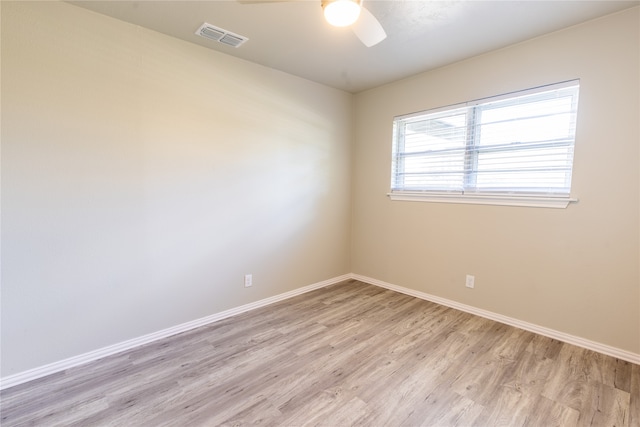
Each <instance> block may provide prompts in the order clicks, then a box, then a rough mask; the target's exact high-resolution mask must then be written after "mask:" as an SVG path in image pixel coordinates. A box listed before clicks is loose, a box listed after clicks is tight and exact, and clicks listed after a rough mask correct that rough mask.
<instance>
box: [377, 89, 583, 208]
mask: <svg viewBox="0 0 640 427" xmlns="http://www.w3.org/2000/svg"><path fill="white" fill-rule="evenodd" d="M578 91H579V83H578V81H570V82H564V83H559V84H555V85H550V86H544V87H539V88H535V89H529V90H526V91H521V92H516V93H511V94H507V95H501V96H496V97H492V98H486V99H482V100H478V101H471V102H467V103H465V104H462V105H456V106H452V107H445V108H440V109H436V110H429V111H423V112H420V113H415V114H410V115H406V116H401V117H396V118H395V119H394V122H393V161H392V177H391V193H390V194H389V195H390V197H391V198H392V199H393V200H427V201H453V202H457V203H489V204H507V205H526V206H548V207H566V206H567V204H568V203H569V202H570V201H575V200H574V199H571V198H570V193H571V172H572V169H573V149H574V144H575V130H576V115H577V108H578Z"/></svg>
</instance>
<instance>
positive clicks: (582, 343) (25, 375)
mask: <svg viewBox="0 0 640 427" xmlns="http://www.w3.org/2000/svg"><path fill="white" fill-rule="evenodd" d="M349 279H354V280H359V281H361V282H364V283H369V284H371V285H375V286H379V287H382V288H385V289H389V290H392V291H396V292H400V293H403V294H406V295H410V296H413V297H416V298H420V299H423V300H426V301H431V302H434V303H436V304H440V305H444V306H446V307H451V308H454V309H456V310H460V311H464V312H466V313H470V314H474V315H477V316H480V317H484V318H486V319H490V320H495V321H496V322H500V323H504V324H506V325H510V326H515V327H516V328H520V329H524V330H526V331H530V332H533V333H536V334H540V335H544V336H546V337H549V338H554V339H557V340H558V341H562V342H566V343H568V344H573V345H577V346H579V347H583V348H586V349H588V350H593V351H596V352H598V353H602V354H606V355H607V356H612V357H615V358H617V359H621V360H626V361H628V362H631V363H636V364H640V354H636V353H632V352H630V351H626V350H621V349H619V348H615V347H611V346H608V345H605V344H601V343H598V342H595V341H590V340H587V339H584V338H580V337H576V336H573V335H569V334H566V333H564V332H559V331H556V330H553V329H549V328H545V327H542V326H538V325H535V324H533V323H528V322H524V321H522V320H518V319H514V318H512V317H507V316H503V315H501V314H497V313H493V312H491V311H486V310H482V309H479V308H476V307H472V306H469V305H466V304H461V303H458V302H456V301H452V300H448V299H446V298H440V297H437V296H435V295H430V294H427V293H424V292H420V291H415V290H413V289H409V288H404V287H402V286H396V285H392V284H391V283H387V282H383V281H381V280H377V279H372V278H371V277H366V276H361V275H359V274H353V273H351V274H345V275H342V276H338V277H334V278H332V279H329V280H325V281H322V282H318V283H314V284H312V285H309V286H305V287H302V288H299V289H295V290H293V291H290V292H285V293H283V294H279V295H275V296H273V297H269V298H265V299H263V300H260V301H256V302H253V303H250V304H245V305H242V306H240V307H236V308H232V309H230V310H226V311H223V312H220V313H216V314H212V315H210V316H206V317H203V318H200V319H196V320H193V321H191V322H187V323H182V324H180V325H177V326H173V327H171V328H167V329H163V330H161V331H157V332H153V333H151V334H147V335H144V336H141V337H138V338H134V339H131V340H127V341H123V342H120V343H117V344H114V345H110V346H107V347H103V348H100V349H98V350H94V351H90V352H88V353H84V354H81V355H79V356H74V357H70V358H68V359H64V360H61V361H59V362H54V363H51V364H48V365H45V366H41V367H38V368H34V369H30V370H28V371H24V372H20V373H17V374H14V375H9V376H7V377H4V378H1V379H0V390H3V389H5V388H9V387H13V386H16V385H19V384H23V383H26V382H28V381H32V380H35V379H38V378H42V377H45V376H47V375H51V374H55V373H57V372H61V371H64V370H66V369H69V368H73V367H76V366H80V365H84V364H86V363H89V362H93V361H95V360H98V359H101V358H103V357H107V356H111V355H113V354H116V353H120V352H122V351H126V350H130V349H133V348H135V347H138V346H141V345H143V344H148V343H150V342H153V341H157V340H160V339H163V338H167V337H170V336H172V335H176V334H179V333H181V332H186V331H189V330H191V329H195V328H198V327H200V326H205V325H208V324H210V323H213V322H216V321H218V320H222V319H226V318H228V317H231V316H235V315H237V314H241V313H244V312H247V311H251V310H254V309H256V308H260V307H264V306H267V305H270V304H273V303H276V302H278V301H282V300H285V299H288V298H292V297H294V296H297V295H301V294H304V293H306V292H310V291H313V290H315V289H319V288H323V287H325V286H329V285H333V284H336V283H340V282H343V281H345V280H349Z"/></svg>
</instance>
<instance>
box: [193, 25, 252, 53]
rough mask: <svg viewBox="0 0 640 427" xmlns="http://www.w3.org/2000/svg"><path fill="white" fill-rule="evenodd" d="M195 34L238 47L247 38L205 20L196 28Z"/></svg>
mask: <svg viewBox="0 0 640 427" xmlns="http://www.w3.org/2000/svg"><path fill="white" fill-rule="evenodd" d="M196 34H197V35H199V36H200V37H204V38H206V39H210V40H214V41H217V42H219V43H223V44H226V45H228V46H232V47H239V46H240V45H241V44H242V43H244V42H246V41H247V40H249V39H248V38H247V37H243V36H240V35H238V34H234V33H232V32H231V31H227V30H223V29H222V28H218V27H216V26H214V25H211V24H207V23H206V22H205V23H204V24H202V25H201V26H200V28H198V30H197V31H196Z"/></svg>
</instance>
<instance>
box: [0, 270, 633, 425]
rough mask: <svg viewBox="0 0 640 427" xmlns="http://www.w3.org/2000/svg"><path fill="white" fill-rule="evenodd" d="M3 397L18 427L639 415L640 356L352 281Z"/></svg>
mask: <svg viewBox="0 0 640 427" xmlns="http://www.w3.org/2000/svg"><path fill="white" fill-rule="evenodd" d="M0 398H1V406H0V409H1V410H2V415H1V416H2V425H3V426H6V427H9V426H23V425H37V426H54V425H64V426H103V425H108V426H154V427H155V426H215V425H225V426H232V425H233V426H235V425H254V424H259V425H269V426H298V425H325V426H349V425H361V426H419V425H424V426H544V427H549V426H563V427H564V426H629V427H630V426H640V366H638V365H634V364H631V363H628V362H624V361H621V360H616V359H615V358H612V357H608V356H603V355H601V354H598V353H594V352H592V351H588V350H584V349H582V348H579V347H575V346H571V345H568V344H563V343H561V342H559V341H556V340H553V339H550V338H545V337H542V336H539V335H535V334H532V333H530V332H526V331H523V330H520V329H516V328H513V327H509V326H505V325H502V324H500V323H496V322H493V321H490V320H485V319H482V318H479V317H475V316H472V315H469V314H466V313H462V312H459V311H456V310H453V309H449V308H445V307H442V306H439V305H437V304H433V303H430V302H426V301H422V300H419V299H417V298H413V297H409V296H406V295H403V294H399V293H395V292H392V291H389V290H385V289H381V288H377V287H374V286H371V285H366V284H363V283H360V282H356V281H349V282H345V283H342V284H338V285H334V286H330V287H327V288H324V289H320V290H316V291H314V292H311V293H307V294H304V295H301V296H298V297H295V298H292V299H289V300H286V301H282V302H280V303H277V304H274V305H271V306H268V307H264V308H261V309H257V310H254V311H251V312H249V313H245V314H242V315H239V316H235V317H233V318H229V319H226V320H222V321H219V322H216V323H214V324H211V325H209V326H206V327H202V328H199V329H197V330H193V331H190V332H187V333H183V334H180V335H177V336H174V337H171V338H168V339H165V340H162V341H159V342H156V343H152V344H149V345H146V346H143V347H140V348H138V349H135V350H132V351H128V352H125V353H122V354H119V355H115V356H111V357H108V358H105V359H103V360H100V361H97V362H94V363H91V364H88V365H84V366H81V367H77V368H73V369H69V370H68V371H66V372H61V373H59V374H55V375H52V376H50V377H47V378H43V379H40V380H36V381H33V382H31V383H27V384H23V385H20V386H16V387H13V388H10V389H7V390H5V391H3V392H2V393H1V394H0Z"/></svg>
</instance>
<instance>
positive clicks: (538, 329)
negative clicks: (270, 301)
mask: <svg viewBox="0 0 640 427" xmlns="http://www.w3.org/2000/svg"><path fill="white" fill-rule="evenodd" d="M351 278H352V279H355V280H359V281H361V282H365V283H368V284H370V285H375V286H379V287H381V288H385V289H389V290H392V291H396V292H400V293H403V294H406V295H410V296H413V297H416V298H420V299H423V300H426V301H431V302H435V303H436V304H440V305H444V306H447V307H451V308H455V309H456V310H460V311H464V312H466V313H470V314H474V315H476V316H480V317H484V318H486V319H490V320H495V321H496V322H500V323H504V324H505V325H509V326H514V327H516V328H520V329H524V330H525V331H529V332H533V333H536V334H539V335H544V336H545V337H549V338H553V339H556V340H558V341H562V342H565V343H567V344H572V345H576V346H578V347H582V348H586V349H587V350H593V351H595V352H598V353H602V354H605V355H607V356H611V357H615V358H617V359H620V360H626V361H627V362H631V363H635V364H639V365H640V354H637V353H632V352H630V351H627V350H622V349H619V348H616V347H611V346H608V345H605V344H601V343H598V342H595V341H590V340H587V339H584V338H580V337H576V336H574V335H570V334H567V333H564V332H560V331H556V330H554V329H549V328H545V327H543V326H538V325H536V324H533V323H529V322H525V321H522V320H518V319H514V318H512V317H508V316H503V315H502V314H497V313H493V312H491V311H487V310H482V309H480V308H476V307H472V306H470V305H466V304H461V303H459V302H456V301H452V300H449V299H446V298H440V297H437V296H435V295H430V294H427V293H424V292H420V291H415V290H413V289H408V288H403V287H402V286H396V285H392V284H391V283H387V282H383V281H382V280H377V279H372V278H370V277H366V276H361V275H359V274H353V273H352V274H351Z"/></svg>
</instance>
